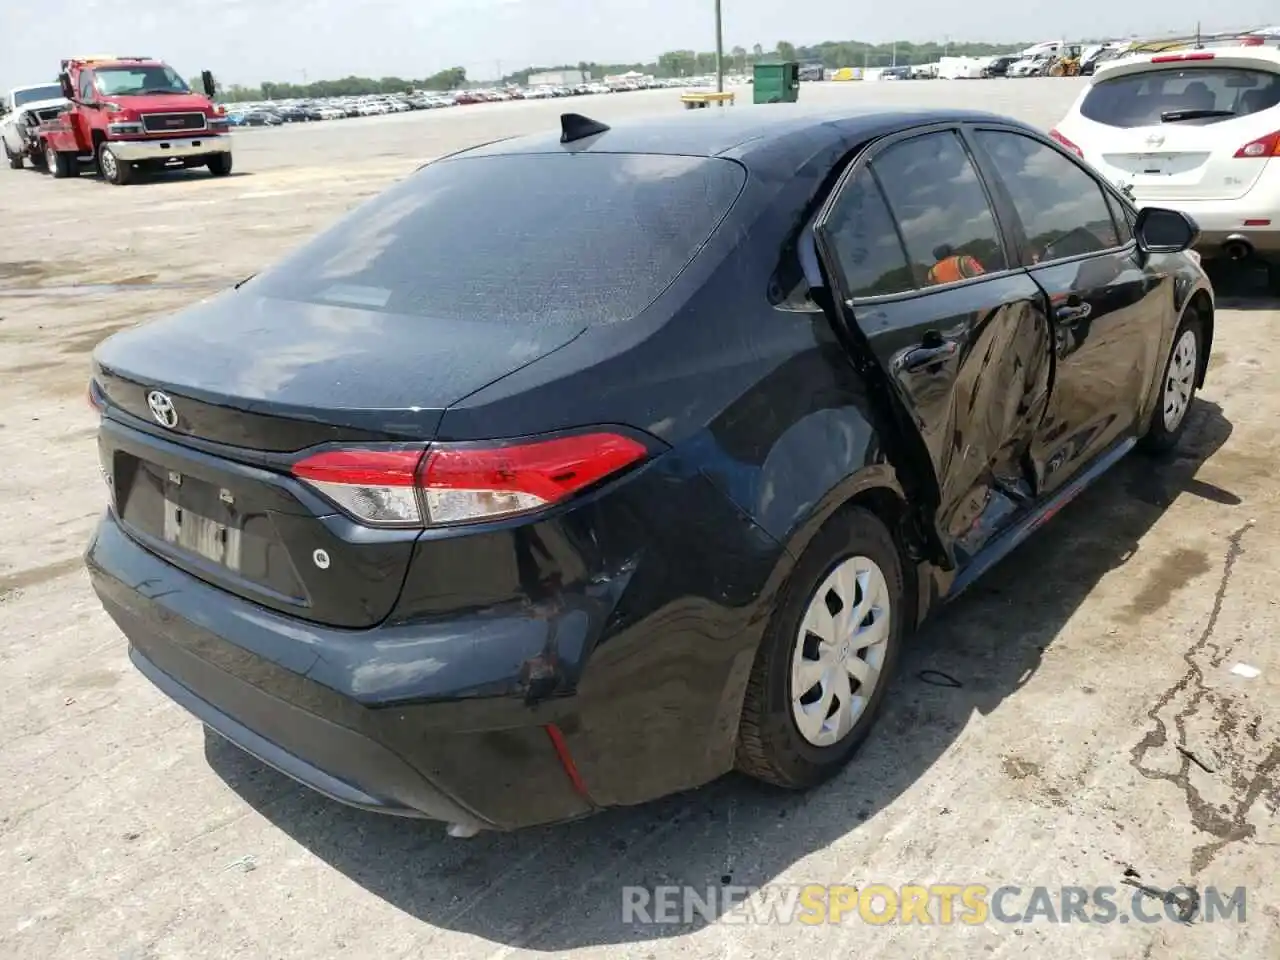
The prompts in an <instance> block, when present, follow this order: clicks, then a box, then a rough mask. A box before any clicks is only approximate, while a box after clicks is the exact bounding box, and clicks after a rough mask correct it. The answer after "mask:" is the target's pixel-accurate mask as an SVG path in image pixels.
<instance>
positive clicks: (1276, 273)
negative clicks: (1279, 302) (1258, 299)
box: [1267, 263, 1280, 297]
mask: <svg viewBox="0 0 1280 960" xmlns="http://www.w3.org/2000/svg"><path fill="white" fill-rule="evenodd" d="M1267 290H1268V292H1269V293H1271V294H1272V296H1276V297H1280V263H1269V264H1267Z"/></svg>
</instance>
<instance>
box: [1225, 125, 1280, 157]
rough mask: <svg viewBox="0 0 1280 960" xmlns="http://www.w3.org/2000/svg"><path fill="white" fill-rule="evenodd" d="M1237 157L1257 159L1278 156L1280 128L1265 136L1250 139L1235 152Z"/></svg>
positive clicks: (1279, 151) (1279, 152)
mask: <svg viewBox="0 0 1280 960" xmlns="http://www.w3.org/2000/svg"><path fill="white" fill-rule="evenodd" d="M1235 157H1236V158H1237V159H1243V158H1247V159H1249V160H1257V159H1259V158H1263V157H1280V130H1277V131H1276V132H1275V133H1269V134H1267V135H1266V136H1265V137H1259V138H1258V139H1257V140H1251V141H1249V142H1248V143H1246V144H1245V145H1244V146H1243V147H1241V148H1240V149H1239V150H1237V151H1236V152H1235Z"/></svg>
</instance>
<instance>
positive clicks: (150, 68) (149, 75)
mask: <svg viewBox="0 0 1280 960" xmlns="http://www.w3.org/2000/svg"><path fill="white" fill-rule="evenodd" d="M94 83H95V86H96V88H97V90H98V93H100V94H102V95H103V96H104V97H114V96H130V95H137V94H148V93H190V92H191V88H190V87H188V86H187V82H186V81H185V80H183V79H182V78H181V77H180V76H178V73H177V71H176V70H174V69H173V67H170V66H168V65H166V64H145V65H144V64H139V65H138V66H120V67H99V68H98V69H97V70H96V71H95V73H94Z"/></svg>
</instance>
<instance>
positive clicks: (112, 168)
mask: <svg viewBox="0 0 1280 960" xmlns="http://www.w3.org/2000/svg"><path fill="white" fill-rule="evenodd" d="M98 166H99V167H100V168H101V171H102V176H103V177H104V178H106V179H107V180H112V181H114V180H115V179H116V178H117V177H119V176H120V165H119V163H118V161H117V160H116V155H115V154H114V153H112V152H111V151H110V150H109V149H108V148H107V147H103V148H102V149H100V150H99V151H98Z"/></svg>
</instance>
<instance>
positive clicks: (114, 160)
mask: <svg viewBox="0 0 1280 960" xmlns="http://www.w3.org/2000/svg"><path fill="white" fill-rule="evenodd" d="M98 172H99V173H100V174H102V179H103V180H106V181H107V182H108V183H114V184H115V185H116V186H118V187H122V186H124V185H125V184H126V183H128V182H129V181H130V180H132V179H133V166H132V165H131V164H128V163H124V162H122V161H121V160H120V158H119V157H117V156H116V155H115V153H114V152H113V151H112V149H111V145H110V144H109V143H106V142H105V141H104V142H103V143H100V144H98Z"/></svg>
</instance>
